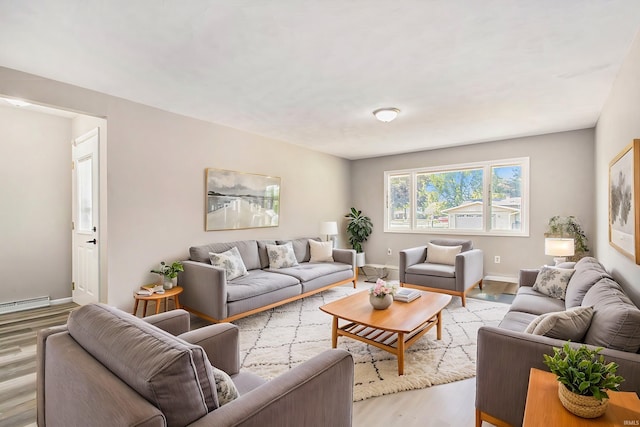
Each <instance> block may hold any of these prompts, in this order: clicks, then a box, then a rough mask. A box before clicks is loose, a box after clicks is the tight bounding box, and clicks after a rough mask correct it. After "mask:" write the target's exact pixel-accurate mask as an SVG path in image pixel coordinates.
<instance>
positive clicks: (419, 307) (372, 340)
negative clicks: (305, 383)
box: [320, 291, 451, 375]
mask: <svg viewBox="0 0 640 427" xmlns="http://www.w3.org/2000/svg"><path fill="white" fill-rule="evenodd" d="M420 294H421V296H420V298H418V299H416V300H414V301H411V302H409V303H406V302H399V301H394V302H393V304H391V306H390V307H389V308H387V309H386V310H375V309H374V308H373V307H372V306H371V304H370V303H369V291H364V292H358V293H355V294H353V295H350V296H348V297H345V298H341V299H339V300H337V301H333V302H331V303H329V304H326V305H323V306H322V307H320V310H322V311H324V312H325V313H328V314H330V315H332V316H333V326H332V333H331V345H332V346H333V348H336V347H337V345H338V336H340V335H342V336H345V337H349V338H353V339H354V340H358V341H362V342H365V343H367V344H370V345H373V346H375V347H378V348H380V349H382V350H385V351H388V352H389V353H392V354H395V355H396V356H397V357H398V375H403V374H404V351H405V349H407V348H409V347H410V346H411V345H413V343H415V342H416V341H417V340H418V339H420V337H422V336H423V335H424V334H426V333H427V332H428V331H429V330H430V329H431V328H433V327H434V326H436V327H437V329H436V330H437V333H436V337H437V339H442V309H443V308H445V307H446V306H447V304H449V302H450V301H451V295H446V294H438V293H434V292H426V291H420ZM339 320H346V321H348V322H349V323H347V324H345V325H343V326H339V325H338V321H339Z"/></svg>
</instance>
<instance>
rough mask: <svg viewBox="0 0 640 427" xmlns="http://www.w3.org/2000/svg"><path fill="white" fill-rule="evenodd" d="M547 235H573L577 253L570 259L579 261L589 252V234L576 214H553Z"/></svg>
mask: <svg viewBox="0 0 640 427" xmlns="http://www.w3.org/2000/svg"><path fill="white" fill-rule="evenodd" d="M544 236H545V237H572V238H573V242H574V248H575V255H574V256H573V257H570V260H572V261H577V260H579V259H580V258H582V257H584V256H585V255H586V254H587V253H588V252H589V246H588V245H587V242H588V239H587V235H586V234H585V233H584V230H583V229H582V225H580V222H578V220H577V219H576V217H575V216H558V215H556V216H553V217H551V219H549V224H548V226H547V232H546V233H544Z"/></svg>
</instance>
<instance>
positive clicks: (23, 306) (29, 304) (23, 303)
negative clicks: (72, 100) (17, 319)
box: [0, 296, 51, 314]
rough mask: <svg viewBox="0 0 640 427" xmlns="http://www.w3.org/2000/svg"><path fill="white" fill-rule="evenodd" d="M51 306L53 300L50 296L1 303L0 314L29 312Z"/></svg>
mask: <svg viewBox="0 0 640 427" xmlns="http://www.w3.org/2000/svg"><path fill="white" fill-rule="evenodd" d="M50 305H51V299H50V298H49V297H48V296H46V297H36V298H27V299H22V300H19V301H9V302H0V314H5V313H13V312H14V311H22V310H29V309H32V308H40V307H49V306H50Z"/></svg>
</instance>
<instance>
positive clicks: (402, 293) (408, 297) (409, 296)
mask: <svg viewBox="0 0 640 427" xmlns="http://www.w3.org/2000/svg"><path fill="white" fill-rule="evenodd" d="M419 296H420V291H417V290H415V289H409V288H400V289H399V290H398V292H396V294H395V295H394V296H393V299H394V300H395V301H402V302H411V301H413V300H414V299H416V298H418V297H419Z"/></svg>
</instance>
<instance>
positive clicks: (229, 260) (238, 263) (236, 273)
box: [209, 246, 247, 280]
mask: <svg viewBox="0 0 640 427" xmlns="http://www.w3.org/2000/svg"><path fill="white" fill-rule="evenodd" d="M209 259H210V260H211V265H213V266H214V267H220V268H224V271H225V277H226V278H227V280H233V279H235V278H236V277H240V276H244V275H246V274H247V268H246V267H245V266H244V262H242V257H241V256H240V252H238V248H236V247H235V246H234V247H233V248H231V249H229V250H228V251H225V252H222V253H221V254H216V253H213V252H209Z"/></svg>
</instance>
